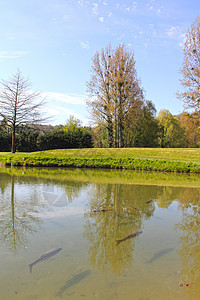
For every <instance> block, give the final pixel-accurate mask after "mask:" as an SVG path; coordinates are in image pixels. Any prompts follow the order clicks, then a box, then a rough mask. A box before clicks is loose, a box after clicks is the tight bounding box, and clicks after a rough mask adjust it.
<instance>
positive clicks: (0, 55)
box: [0, 51, 27, 60]
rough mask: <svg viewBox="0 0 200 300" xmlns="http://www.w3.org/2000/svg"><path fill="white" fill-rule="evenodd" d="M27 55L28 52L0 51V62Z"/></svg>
mask: <svg viewBox="0 0 200 300" xmlns="http://www.w3.org/2000/svg"><path fill="white" fill-rule="evenodd" d="M26 54H27V53H26V51H0V60H5V59H15V58H19V57H21V56H24V55H26Z"/></svg>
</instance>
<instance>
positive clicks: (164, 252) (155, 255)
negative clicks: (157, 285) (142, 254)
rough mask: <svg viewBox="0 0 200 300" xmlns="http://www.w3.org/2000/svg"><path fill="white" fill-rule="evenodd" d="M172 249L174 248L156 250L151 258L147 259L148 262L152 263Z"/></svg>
mask: <svg viewBox="0 0 200 300" xmlns="http://www.w3.org/2000/svg"><path fill="white" fill-rule="evenodd" d="M172 250H174V248H166V249H162V250H160V251H158V252H156V253H155V254H154V255H153V257H152V258H151V259H150V260H148V261H146V263H148V264H151V263H152V262H153V261H154V260H156V259H158V258H160V257H161V256H163V255H166V254H167V253H169V252H171V251H172Z"/></svg>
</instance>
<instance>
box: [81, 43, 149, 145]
mask: <svg viewBox="0 0 200 300" xmlns="http://www.w3.org/2000/svg"><path fill="white" fill-rule="evenodd" d="M92 62H93V64H92V67H91V77H90V80H89V81H88V82H87V92H88V101H87V104H88V106H89V108H90V113H91V117H92V119H93V121H94V122H95V123H96V124H97V125H102V124H104V125H105V127H106V128H107V133H108V144H109V147H113V146H114V147H123V146H124V136H123V132H124V126H125V123H126V118H127V115H128V112H130V110H131V109H133V107H135V106H138V103H139V102H141V101H143V91H142V88H141V87H140V81H139V79H138V77H137V72H136V67H135V60H134V54H133V52H132V51H130V50H129V49H127V48H126V47H125V45H123V44H122V45H119V46H118V47H116V48H115V49H112V48H111V45H110V44H109V45H108V46H107V47H106V48H105V49H104V48H103V49H101V51H100V52H99V51H97V52H96V53H95V55H94V57H93V58H92Z"/></svg>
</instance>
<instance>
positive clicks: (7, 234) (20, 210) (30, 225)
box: [0, 175, 41, 253]
mask: <svg viewBox="0 0 200 300" xmlns="http://www.w3.org/2000/svg"><path fill="white" fill-rule="evenodd" d="M16 186H17V189H18V190H19V189H20V188H21V190H23V188H24V186H23V185H21V184H19V182H18V181H17V179H16V177H15V176H14V175H12V176H11V178H10V180H9V181H8V182H7V185H4V186H3V188H2V189H1V190H0V197H1V202H0V212H1V218H0V236H1V240H2V241H3V242H4V243H5V244H6V246H7V247H8V248H9V249H10V250H11V251H13V252H14V253H16V251H17V248H18V247H21V246H25V245H26V244H27V241H28V239H30V235H32V234H34V233H36V232H37V230H38V229H39V228H40V225H41V219H38V217H37V214H36V212H37V209H38V207H40V203H39V202H38V200H39V195H38V196H37V197H35V195H33V194H28V195H27V196H26V197H25V196H24V197H22V195H20V193H19V192H18V193H16V192H15V189H16ZM23 193H24V192H23ZM23 193H22V194H23ZM32 193H38V192H37V191H36V190H34V189H33V191H32Z"/></svg>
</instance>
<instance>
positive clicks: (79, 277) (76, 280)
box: [56, 270, 90, 297]
mask: <svg viewBox="0 0 200 300" xmlns="http://www.w3.org/2000/svg"><path fill="white" fill-rule="evenodd" d="M89 275H90V270H86V271H83V272H81V273H79V274H77V275H74V276H73V277H72V278H71V279H69V280H67V282H66V284H65V285H64V286H63V287H61V288H60V290H59V292H58V293H57V295H56V296H59V297H62V295H63V293H64V292H65V291H66V290H67V289H69V288H70V287H72V286H73V285H76V284H78V283H79V282H80V281H82V280H83V279H84V278H85V277H87V276H89Z"/></svg>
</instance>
